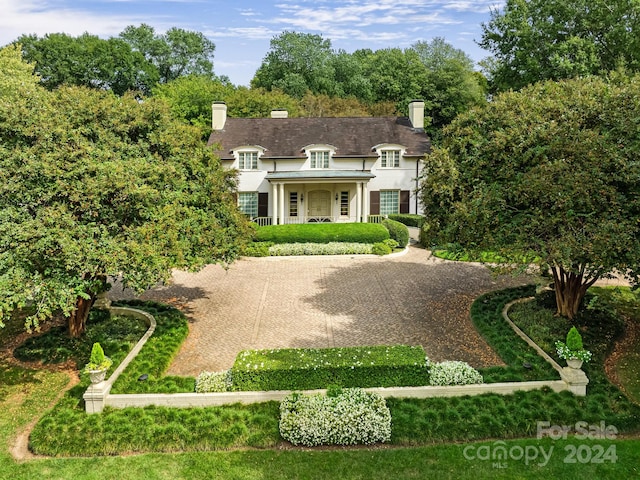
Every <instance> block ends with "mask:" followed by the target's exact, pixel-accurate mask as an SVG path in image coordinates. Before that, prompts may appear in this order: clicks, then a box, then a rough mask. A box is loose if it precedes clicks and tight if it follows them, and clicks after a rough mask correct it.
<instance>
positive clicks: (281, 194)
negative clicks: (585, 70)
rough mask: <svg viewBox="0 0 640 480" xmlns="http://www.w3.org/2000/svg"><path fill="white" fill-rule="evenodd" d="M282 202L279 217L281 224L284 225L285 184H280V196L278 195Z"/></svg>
mask: <svg viewBox="0 0 640 480" xmlns="http://www.w3.org/2000/svg"><path fill="white" fill-rule="evenodd" d="M278 199H279V200H280V204H279V206H278V207H279V208H278V216H279V217H280V224H283V223H284V183H281V184H280V194H279V195H278Z"/></svg>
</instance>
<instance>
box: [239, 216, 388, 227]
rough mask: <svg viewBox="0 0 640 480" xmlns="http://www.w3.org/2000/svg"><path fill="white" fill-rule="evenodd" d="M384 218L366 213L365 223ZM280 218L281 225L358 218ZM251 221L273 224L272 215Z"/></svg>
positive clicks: (351, 220)
mask: <svg viewBox="0 0 640 480" xmlns="http://www.w3.org/2000/svg"><path fill="white" fill-rule="evenodd" d="M385 218H386V215H367V219H366V222H367V223H381V222H382V220H384V219H385ZM279 220H281V222H280V224H281V225H287V224H296V223H339V222H342V223H348V222H351V223H353V222H357V221H358V220H357V219H356V217H348V218H345V217H341V216H337V217H330V216H329V217H327V216H323V217H307V218H303V217H284V218H282V219H279ZM251 221H252V222H254V223H256V224H257V225H259V226H261V227H264V226H265V225H274V223H273V217H253V218H251Z"/></svg>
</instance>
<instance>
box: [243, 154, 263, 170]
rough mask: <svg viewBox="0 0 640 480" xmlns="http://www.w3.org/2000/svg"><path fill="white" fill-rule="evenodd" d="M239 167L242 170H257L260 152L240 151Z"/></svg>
mask: <svg viewBox="0 0 640 480" xmlns="http://www.w3.org/2000/svg"><path fill="white" fill-rule="evenodd" d="M238 168H239V169H240V170H257V169H258V152H238Z"/></svg>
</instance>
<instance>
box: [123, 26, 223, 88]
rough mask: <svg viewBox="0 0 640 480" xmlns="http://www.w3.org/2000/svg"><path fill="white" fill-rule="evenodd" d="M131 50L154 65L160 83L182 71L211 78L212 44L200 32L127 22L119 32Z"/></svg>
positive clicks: (179, 75) (181, 73) (180, 74)
mask: <svg viewBox="0 0 640 480" xmlns="http://www.w3.org/2000/svg"><path fill="white" fill-rule="evenodd" d="M120 38H121V39H123V40H124V41H125V42H127V43H128V44H129V45H130V46H131V48H133V50H134V51H136V52H140V53H141V54H143V55H144V57H145V58H146V59H147V60H148V61H149V62H151V63H152V64H153V65H155V67H156V68H157V69H158V73H159V75H160V83H166V82H170V81H171V80H175V79H176V78H178V77H181V76H185V75H200V76H206V77H210V78H213V77H214V73H213V54H214V52H215V48H216V46H215V44H214V43H213V42H212V41H211V40H209V39H208V38H207V37H206V36H205V35H204V34H203V33H201V32H194V31H190V30H184V29H182V28H177V27H173V28H170V29H169V30H167V31H166V32H165V33H164V34H158V33H156V32H155V29H154V28H153V27H151V26H149V25H147V24H144V23H143V24H141V25H140V26H139V27H136V26H134V25H129V26H128V27H127V28H125V29H124V31H122V32H121V33H120Z"/></svg>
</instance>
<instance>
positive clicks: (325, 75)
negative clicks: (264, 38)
mask: <svg viewBox="0 0 640 480" xmlns="http://www.w3.org/2000/svg"><path fill="white" fill-rule="evenodd" d="M333 56H334V52H333V49H332V48H331V41H330V40H325V39H323V38H322V36H321V35H313V34H310V33H297V32H289V31H286V32H283V33H281V34H280V35H278V36H276V37H274V38H272V39H271V46H270V50H269V52H268V53H267V55H266V56H265V58H264V59H263V60H262V64H261V65H260V67H259V68H258V70H257V71H256V74H255V76H254V77H253V79H252V80H251V86H252V87H254V88H257V87H262V88H265V89H266V90H271V89H274V88H277V89H279V90H282V91H283V92H284V93H286V94H288V95H291V96H292V97H295V98H302V96H303V95H304V94H305V93H306V92H307V90H310V91H311V92H313V93H323V94H327V95H333V94H334V93H335V91H336V88H335V87H336V85H335V83H336V82H335V78H334V77H335V72H334V68H333V66H332V58H333Z"/></svg>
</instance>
